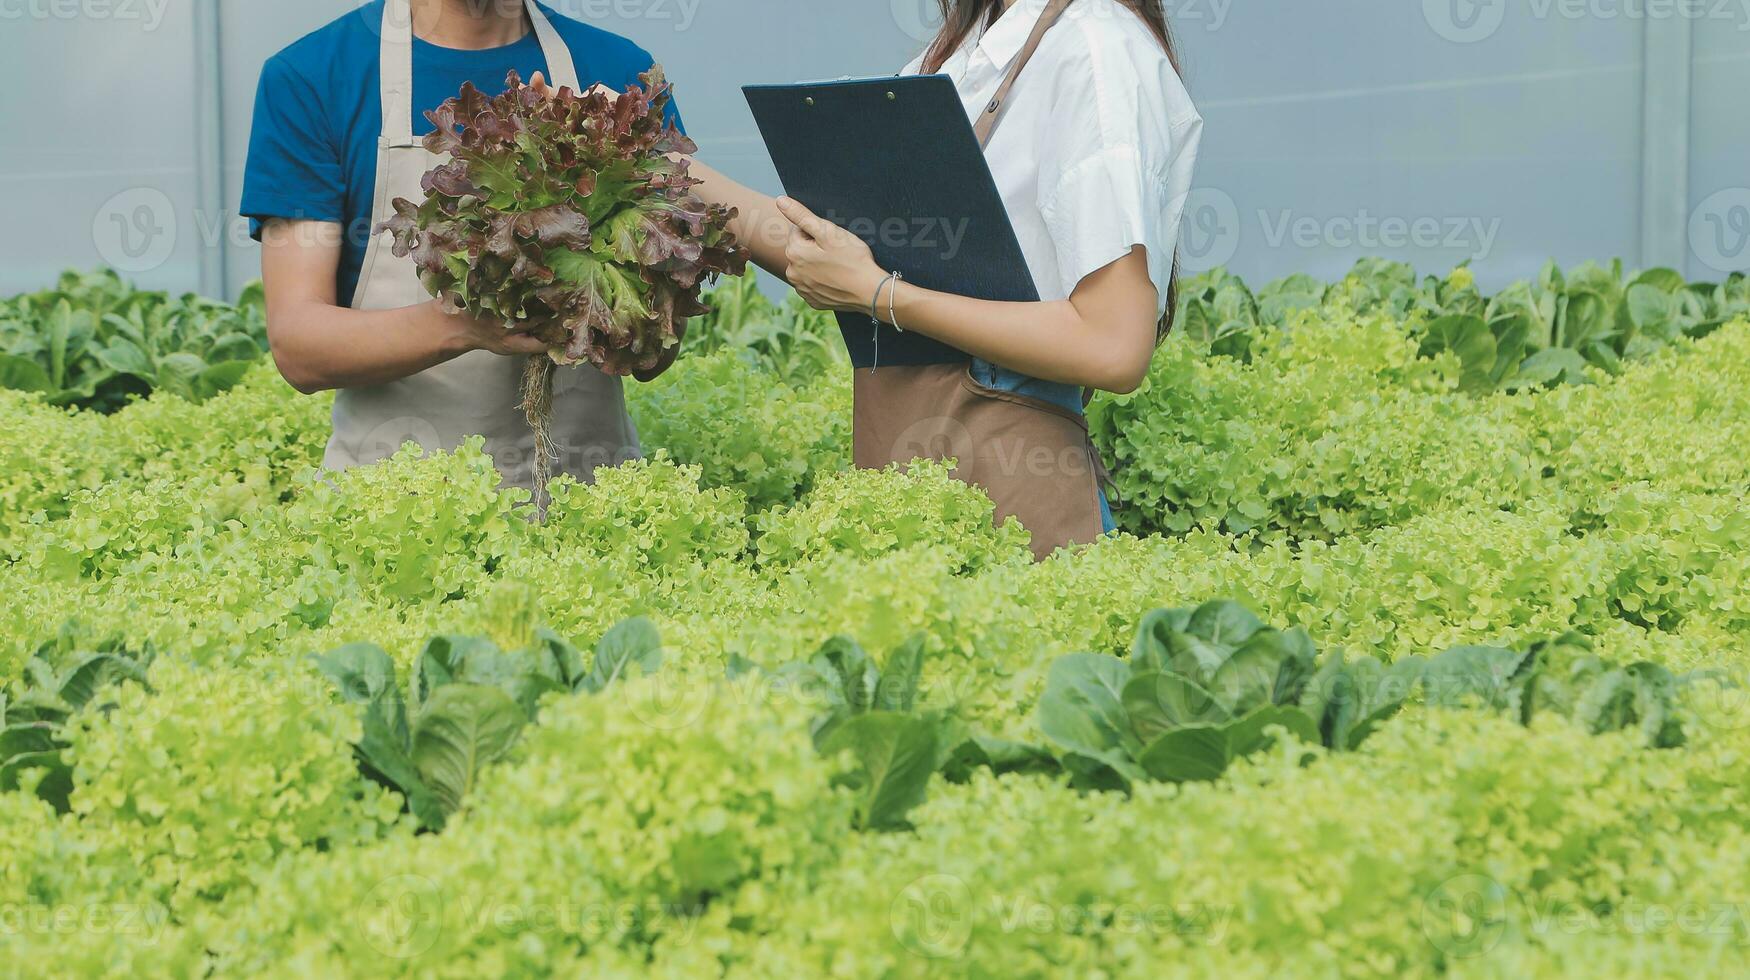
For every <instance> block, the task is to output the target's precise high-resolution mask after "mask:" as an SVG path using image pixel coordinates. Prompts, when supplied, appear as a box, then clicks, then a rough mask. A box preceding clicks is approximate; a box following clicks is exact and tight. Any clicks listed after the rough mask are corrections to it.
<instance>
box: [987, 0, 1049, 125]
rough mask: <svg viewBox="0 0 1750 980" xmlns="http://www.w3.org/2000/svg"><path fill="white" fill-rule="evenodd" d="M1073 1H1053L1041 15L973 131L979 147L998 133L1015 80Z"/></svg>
mask: <svg viewBox="0 0 1750 980" xmlns="http://www.w3.org/2000/svg"><path fill="white" fill-rule="evenodd" d="M1070 2H1071V0H1051V3H1050V4H1048V5H1047V6H1046V8H1045V12H1044V13H1042V14H1040V15H1039V23H1038V24H1035V25H1034V26H1033V35H1032V36H1031V37H1029V38H1028V39H1027V46H1026V47H1024V48H1022V49H1021V53H1020V54H1019V55H1017V56H1016V57H1015V64H1014V66H1013V67H1011V68H1010V69H1009V74H1008V77H1007V78H1004V79H1003V84H1002V86H1001V87H1000V88H998V89H997V94H996V95H994V96H992V97H991V100H990V103H989V104H988V105H986V106H985V107H984V112H982V113H980V114H979V117H978V123H977V124H976V125H974V126H973V127H972V131H973V132H974V133H977V134H978V145H979V146H981V147H982V146H989V145H990V138H991V134H993V133H995V132H996V129H997V120H998V119H1000V118H1002V111H1003V103H1004V102H1005V101H1007V99H1008V97H1009V90H1011V89H1013V88H1014V87H1015V80H1016V79H1017V78H1020V77H1021V69H1023V68H1025V67H1027V62H1029V61H1031V60H1033V53H1034V52H1035V51H1038V50H1039V45H1040V42H1042V41H1044V40H1045V32H1047V31H1049V30H1051V28H1052V27H1053V26H1054V25H1056V24H1057V20H1058V18H1060V17H1062V16H1063V12H1064V11H1065V10H1067V9H1068V8H1069V5H1070Z"/></svg>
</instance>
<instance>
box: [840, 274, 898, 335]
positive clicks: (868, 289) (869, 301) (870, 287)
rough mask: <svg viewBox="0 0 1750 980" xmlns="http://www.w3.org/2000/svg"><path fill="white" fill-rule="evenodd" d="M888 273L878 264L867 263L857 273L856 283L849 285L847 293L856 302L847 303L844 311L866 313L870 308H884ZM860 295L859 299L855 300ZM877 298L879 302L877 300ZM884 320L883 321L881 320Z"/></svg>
mask: <svg viewBox="0 0 1750 980" xmlns="http://www.w3.org/2000/svg"><path fill="white" fill-rule="evenodd" d="M887 280H888V273H887V270H885V269H883V268H881V267H880V266H878V265H876V264H874V263H873V262H871V263H869V268H868V269H866V270H864V271H863V272H861V273H859V274H858V277H857V283H856V284H855V285H853V286H851V287H850V289H849V293H850V295H851V297H852V298H853V300H854V301H855V302H856V305H855V306H849V305H847V306H846V307H845V309H844V312H846V313H864V314H866V313H868V312H869V310H870V309H873V308H877V307H879V308H880V309H881V310H885V309H886V306H885V305H884V304H885V303H886V293H887V291H886V289H885V288H884V287H885V286H886V285H887ZM856 297H862V298H861V300H855V298H856ZM878 300H879V302H877V301H878ZM883 322H885V321H883Z"/></svg>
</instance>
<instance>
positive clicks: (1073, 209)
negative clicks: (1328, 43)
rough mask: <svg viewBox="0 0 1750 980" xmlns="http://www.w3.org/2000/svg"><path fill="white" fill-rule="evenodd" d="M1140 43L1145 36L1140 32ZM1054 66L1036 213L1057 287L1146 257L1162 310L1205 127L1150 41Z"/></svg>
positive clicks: (1128, 42)
mask: <svg viewBox="0 0 1750 980" xmlns="http://www.w3.org/2000/svg"><path fill="white" fill-rule="evenodd" d="M1137 33H1138V34H1140V33H1141V32H1137ZM1078 54H1080V57H1075V56H1071V57H1067V58H1065V59H1064V60H1063V61H1061V62H1059V63H1058V64H1056V65H1054V66H1053V68H1054V70H1056V71H1058V72H1059V77H1058V79H1057V82H1058V84H1057V85H1056V86H1055V96H1056V100H1055V104H1054V105H1053V106H1052V108H1051V110H1050V111H1049V112H1048V113H1046V114H1045V115H1044V118H1042V120H1041V123H1042V125H1043V126H1045V127H1046V128H1047V131H1048V132H1049V133H1050V134H1052V138H1049V139H1045V138H1043V135H1042V138H1041V140H1040V144H1039V145H1040V146H1041V147H1042V150H1041V153H1040V161H1039V163H1040V166H1039V182H1038V195H1039V198H1038V205H1039V210H1040V214H1041V215H1042V217H1043V219H1044V222H1045V227H1046V230H1047V231H1048V232H1049V234H1050V235H1051V239H1052V242H1053V244H1054V245H1055V247H1056V250H1057V268H1058V274H1059V277H1060V282H1058V283H1057V284H1056V285H1057V286H1059V287H1060V288H1061V290H1062V292H1063V293H1064V294H1065V295H1068V294H1070V293H1073V292H1074V291H1075V289H1076V287H1077V286H1078V285H1079V284H1080V283H1081V281H1082V280H1083V279H1086V278H1087V277H1088V276H1089V275H1092V274H1093V273H1095V272H1098V271H1099V270H1101V269H1103V268H1105V267H1106V266H1108V265H1111V264H1112V263H1113V262H1116V261H1118V260H1119V259H1122V258H1124V257H1125V256H1126V255H1129V254H1130V253H1131V251H1133V250H1134V249H1135V248H1136V247H1137V246H1139V245H1140V246H1143V247H1145V248H1147V249H1148V265H1149V278H1150V279H1151V280H1152V281H1153V282H1154V284H1155V288H1156V292H1157V294H1158V302H1159V303H1160V305H1161V308H1162V309H1163V310H1164V309H1165V307H1166V296H1167V285H1168V283H1169V282H1170V281H1171V278H1172V272H1173V256H1174V254H1175V252H1176V251H1177V249H1178V244H1179V224H1180V220H1181V218H1182V216H1183V213H1184V207H1185V200H1186V198H1187V197H1188V196H1189V194H1190V191H1191V179H1192V176H1193V170H1194V168H1195V165H1196V159H1197V150H1198V144H1199V142H1200V140H1201V136H1202V128H1203V120H1202V119H1201V117H1199V116H1198V115H1197V112H1196V109H1195V108H1194V107H1193V106H1192V104H1191V101H1190V97H1189V96H1188V95H1187V94H1186V93H1185V90H1184V87H1183V85H1182V84H1181V83H1180V81H1179V78H1178V75H1177V73H1176V72H1175V71H1174V69H1173V67H1172V64H1171V63H1170V62H1169V61H1168V60H1167V58H1166V57H1165V54H1164V53H1163V52H1161V50H1160V48H1159V47H1158V45H1157V44H1155V42H1153V40H1152V39H1150V38H1147V37H1146V36H1144V37H1142V38H1141V39H1140V40H1132V39H1131V38H1120V39H1112V38H1106V39H1102V40H1101V41H1100V42H1099V43H1087V44H1084V45H1082V46H1081V47H1080V49H1079V51H1078Z"/></svg>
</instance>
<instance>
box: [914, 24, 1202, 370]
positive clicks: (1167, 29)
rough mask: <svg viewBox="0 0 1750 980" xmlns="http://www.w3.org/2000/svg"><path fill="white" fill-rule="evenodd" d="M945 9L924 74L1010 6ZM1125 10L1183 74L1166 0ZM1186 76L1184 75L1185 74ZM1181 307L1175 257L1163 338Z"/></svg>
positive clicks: (939, 65)
mask: <svg viewBox="0 0 1750 980" xmlns="http://www.w3.org/2000/svg"><path fill="white" fill-rule="evenodd" d="M937 2H939V3H940V4H941V5H942V32H941V33H940V34H937V35H936V39H935V41H933V42H931V43H930V49H929V51H928V52H927V53H926V54H925V55H924V74H926V75H927V74H931V73H934V72H938V71H941V70H942V65H943V64H944V63H945V62H947V60H948V59H949V57H951V56H952V55H953V54H954V52H955V51H958V50H959V49H960V46H961V45H962V44H964V43H966V39H967V38H968V37H970V36H972V32H973V30H974V29H975V28H977V27H978V26H979V24H980V23H981V22H982V23H983V24H985V25H986V26H988V25H991V24H994V23H996V20H997V18H998V17H1001V16H1002V14H1003V11H1004V10H1005V9H1006V5H1005V4H1004V2H1003V0H937ZM1117 2H1118V3H1120V4H1122V5H1123V6H1126V7H1129V8H1130V9H1131V11H1132V12H1134V13H1135V14H1136V16H1138V17H1140V18H1142V22H1143V23H1144V24H1146V25H1148V29H1149V31H1150V32H1151V33H1152V34H1154V36H1155V39H1156V40H1158V41H1160V42H1161V47H1162V48H1164V49H1165V50H1166V52H1167V61H1168V62H1169V63H1171V64H1172V66H1173V71H1174V72H1179V51H1178V47H1177V46H1176V45H1174V44H1173V29H1172V26H1171V25H1169V24H1168V23H1167V12H1166V10H1165V9H1163V8H1162V0H1117ZM1181 75H1182V73H1181ZM1178 307H1179V257H1178V256H1177V255H1175V256H1173V272H1172V278H1170V279H1169V280H1168V281H1167V312H1166V315H1165V316H1163V317H1162V318H1161V322H1160V328H1159V338H1162V339H1164V338H1165V337H1166V336H1167V333H1168V332H1169V331H1171V330H1172V329H1173V318H1174V316H1175V315H1177V313H1178Z"/></svg>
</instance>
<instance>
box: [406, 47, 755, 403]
mask: <svg viewBox="0 0 1750 980" xmlns="http://www.w3.org/2000/svg"><path fill="white" fill-rule="evenodd" d="M640 80H641V81H642V82H643V86H642V87H639V86H636V85H634V86H628V87H627V89H626V91H625V92H624V93H622V94H620V95H618V96H615V95H610V94H608V93H606V92H605V91H601V90H598V91H595V92H592V93H590V94H586V95H579V94H577V93H575V92H573V91H571V90H570V89H569V88H562V89H559V90H558V91H557V92H554V91H551V90H548V91H547V92H544V93H543V92H538V91H537V90H535V89H533V88H530V87H529V86H527V85H524V84H523V83H522V79H521V78H520V77H519V76H518V75H517V73H516V72H514V71H513V72H511V73H510V76H509V78H508V80H507V88H506V90H505V92H504V94H502V95H500V96H498V97H496V98H487V97H486V96H485V95H483V94H482V93H481V92H480V91H479V90H478V89H476V88H474V86H473V85H471V84H464V85H463V86H462V92H461V94H460V95H459V96H457V97H456V98H453V99H450V100H449V101H447V102H445V103H444V104H443V105H441V106H439V107H438V108H437V109H435V110H433V111H432V112H430V113H427V117H428V118H429V119H431V121H432V123H433V124H434V125H435V126H436V127H437V129H436V130H435V131H434V132H432V133H431V135H429V136H427V137H426V138H425V147H426V149H428V150H430V151H432V152H433V153H438V154H448V155H449V157H450V159H448V160H447V161H446V162H444V163H443V164H442V165H440V166H438V167H436V168H435V169H433V170H432V171H431V172H430V173H427V174H426V175H425V179H424V181H423V182H422V185H421V186H422V187H423V188H424V189H425V200H424V201H423V202H421V203H417V204H416V203H414V202H412V201H409V200H406V199H405V198H397V199H396V200H395V202H394V207H395V216H394V217H393V218H390V219H389V220H388V221H385V222H384V223H383V224H382V226H381V227H380V228H379V229H378V230H379V231H383V230H387V231H389V232H390V233H392V234H393V236H394V240H395V245H394V249H395V254H396V255H398V256H402V257H406V256H409V255H411V256H412V257H413V259H414V261H415V262H416V263H418V265H419V276H420V281H421V282H423V283H424V284H425V288H426V289H427V290H429V291H430V292H431V293H432V295H434V296H436V297H438V298H439V299H441V300H442V301H443V304H444V307H445V308H446V309H448V310H451V311H452V312H455V311H465V312H467V313H470V314H472V315H474V316H476V317H480V318H482V319H486V320H491V321H498V322H502V323H503V324H504V326H505V328H506V329H507V330H528V331H531V332H533V333H534V334H535V335H536V336H539V337H540V338H542V339H543V340H546V341H548V343H549V344H550V346H551V349H550V352H549V353H550V355H551V357H552V359H553V360H554V361H555V362H557V363H560V364H574V363H578V362H581V361H588V362H589V363H591V364H594V365H595V366H597V367H599V368H601V369H602V370H603V371H606V372H607V373H609V374H616V375H625V374H632V373H635V372H636V373H639V374H648V373H651V372H654V371H658V370H660V369H661V368H662V367H663V366H665V365H666V364H667V363H668V362H669V361H670V360H672V358H673V349H674V348H676V347H678V345H679V344H680V338H681V335H682V333H683V332H684V331H685V329H686V321H687V318H688V317H691V316H696V315H698V314H701V313H704V312H706V307H705V306H704V305H702V304H701V303H700V302H699V292H700V289H701V287H703V286H704V285H705V284H706V283H707V282H709V281H711V280H714V279H715V278H716V277H717V276H718V275H720V274H723V273H729V274H732V275H739V274H741V273H742V272H744V271H745V270H746V268H747V251H746V249H744V248H742V247H741V246H740V245H738V244H737V243H736V241H735V239H734V237H733V236H732V235H731V234H730V233H729V231H728V224H729V220H730V218H732V217H733V216H734V212H733V211H732V210H730V209H728V208H723V207H719V206H716V205H708V204H706V203H705V202H704V201H702V200H700V199H699V197H698V196H697V195H696V194H694V193H693V192H692V188H693V186H694V185H695V184H697V183H698V182H697V181H696V180H693V179H692V178H690V177H689V176H688V175H687V162H686V160H684V159H678V158H676V156H675V155H677V154H687V153H693V152H695V151H696V150H697V147H696V146H695V145H694V144H693V142H692V141H691V140H689V139H687V137H686V136H684V135H682V134H681V133H680V131H679V130H677V129H676V128H675V127H674V125H673V124H672V123H669V122H668V121H667V120H666V119H665V118H664V109H666V108H667V106H668V103H669V98H670V92H669V86H668V85H667V84H666V83H665V81H664V79H663V74H662V69H661V68H660V67H654V68H652V69H651V70H650V71H649V72H648V73H646V74H645V75H643V76H642V78H641V79H640Z"/></svg>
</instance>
